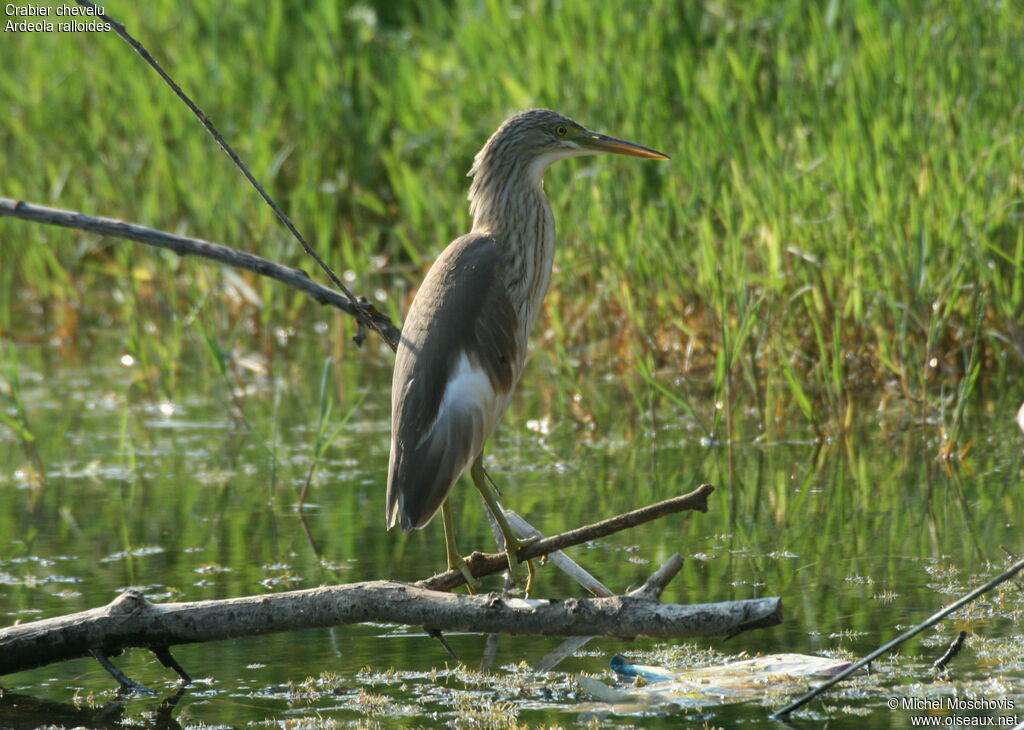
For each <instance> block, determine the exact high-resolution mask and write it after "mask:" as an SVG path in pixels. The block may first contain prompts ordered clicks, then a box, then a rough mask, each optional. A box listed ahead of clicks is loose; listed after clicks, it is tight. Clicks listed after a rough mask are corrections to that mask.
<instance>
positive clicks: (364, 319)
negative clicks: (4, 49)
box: [75, 0, 391, 344]
mask: <svg viewBox="0 0 1024 730" xmlns="http://www.w3.org/2000/svg"><path fill="white" fill-rule="evenodd" d="M75 2H77V3H78V4H79V5H83V6H85V7H87V8H92V9H93V10H95V11H97V15H98V16H99V17H101V18H103V19H104V20H105V21H107V22H108V23H110V25H111V27H113V29H114V32H116V33H117V34H118V35H119V36H121V38H123V39H124V41H125V42H126V43H127V44H128V45H130V46H131V47H132V48H134V49H135V52H136V53H138V54H139V55H140V56H142V59H143V60H144V61H145V62H146V63H148V64H149V65H150V66H151V67H152V68H153V70H154V71H156V72H157V73H158V74H160V78H162V79H163V80H164V82H165V83H166V84H167V85H168V86H169V87H171V91H173V92H174V93H175V94H177V95H178V98H179V99H181V100H182V101H183V102H185V105H186V106H187V107H188V108H189V109H190V110H191V111H192V113H193V114H195V116H196V118H197V119H198V120H199V121H200V122H201V123H202V125H203V126H204V127H206V131H207V132H209V133H210V136H212V137H213V139H214V140H215V141H216V142H217V144H218V145H220V148H221V149H222V150H224V151H225V152H226V153H227V154H228V157H230V158H231V161H232V162H234V163H235V166H236V167H237V168H238V169H239V170H241V171H242V174H243V175H245V177H246V179H247V180H248V181H249V182H250V183H252V186H253V187H254V188H256V192H258V193H259V194H260V195H261V196H263V199H264V200H265V201H266V202H267V205H269V206H270V208H271V210H273V211H274V213H275V214H276V215H277V217H278V219H279V220H280V221H281V222H282V223H284V225H285V227H286V228H287V229H288V230H289V231H291V233H292V235H293V236H295V238H296V239H297V240H298V242H299V243H300V244H302V248H303V249H304V250H305V251H306V253H308V254H309V255H310V256H312V257H313V260H314V261H316V262H317V264H318V265H319V266H320V268H321V269H323V270H324V271H325V272H326V273H327V276H328V277H329V278H330V280H331V282H332V283H333V284H334V286H336V287H337V288H338V289H340V290H341V292H342V294H344V295H345V296H346V297H348V299H349V301H350V303H351V304H352V307H353V309H354V310H355V312H356V315H355V316H356V319H357V320H358V321H359V327H360V331H358V332H357V333H356V337H355V340H356V342H357V343H359V344H361V343H362V340H363V339H364V338H363V333H362V327H363V326H364V325H366V326H369V327H370V328H371V329H373V330H374V331H376V332H377V333H378V334H379V335H380V336H381V337H383V338H384V339H385V341H387V342H388V344H391V342H390V340H388V338H387V337H386V336H385V335H384V333H383V332H382V331H381V330H379V329H378V328H377V323H376V321H375V319H374V318H373V317H372V316H370V314H369V313H368V312H366V311H364V309H363V307H364V304H363V303H361V302H360V301H359V300H358V299H356V298H355V296H354V295H353V294H352V292H350V291H349V290H348V288H347V287H346V286H345V285H344V284H342V283H341V279H339V278H338V276H337V275H336V274H335V273H334V272H333V271H331V267H329V266H328V265H327V264H326V263H324V260H323V259H322V258H320V255H319V254H318V253H317V252H316V251H315V250H313V247H312V246H310V245H309V244H308V243H307V242H306V239H305V238H304V237H303V236H302V234H301V233H299V231H298V229H297V228H296V227H295V224H294V223H292V220H291V218H289V217H288V216H287V215H286V214H285V212H284V211H283V210H281V208H280V206H278V204H277V203H275V202H274V199H273V198H271V197H270V195H269V194H268V193H267V191H266V190H264V189H263V186H262V185H260V183H259V181H257V180H256V178H255V177H253V174H252V173H251V172H249V168H248V167H246V166H245V164H244V163H243V162H242V160H241V158H239V156H238V155H237V154H236V153H235V151H234V150H233V149H232V148H231V145H229V144H228V143H227V140H225V139H224V137H222V136H221V134H220V132H218V131H217V128H216V127H214V126H213V122H211V121H210V120H209V118H208V117H207V116H206V114H204V113H203V110H202V109H200V108H199V107H198V106H196V104H195V102H193V101H192V99H190V98H189V96H188V95H187V94H186V93H185V92H184V91H182V90H181V87H180V86H178V84H177V83H175V81H174V79H172V78H171V77H170V76H169V75H168V74H167V72H166V71H164V69H163V67H162V66H160V64H159V63H157V61H156V59H155V58H153V56H152V55H150V53H149V51H147V50H146V49H145V47H144V46H143V45H142V44H141V43H139V42H138V41H137V40H135V39H134V38H133V37H132V36H131V35H130V34H129V33H128V31H127V30H125V27H124V25H122V24H121V23H119V22H117V21H116V20H114V19H113V18H111V17H110V16H109V15H106V14H104V13H103V12H102V11H101V10H100V8H97V7H96V5H94V4H93V3H91V2H89V0H75Z"/></svg>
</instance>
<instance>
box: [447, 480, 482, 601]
mask: <svg viewBox="0 0 1024 730" xmlns="http://www.w3.org/2000/svg"><path fill="white" fill-rule="evenodd" d="M441 522H442V523H443V524H444V546H445V550H447V552H448V570H458V571H459V572H460V573H462V577H463V578H465V579H466V587H467V588H468V589H469V592H470V593H472V592H473V591H475V590H480V581H478V580H477V579H476V578H474V577H473V573H471V572H470V570H469V566H468V565H466V561H465V559H464V558H463V557H462V555H461V554H460V553H459V548H458V546H457V545H456V544H455V524H454V522H453V521H452V508H451V507H450V506H449V504H448V500H447V499H446V500H445V501H444V504H443V505H441Z"/></svg>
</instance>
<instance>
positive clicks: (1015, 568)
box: [771, 560, 1024, 720]
mask: <svg viewBox="0 0 1024 730" xmlns="http://www.w3.org/2000/svg"><path fill="white" fill-rule="evenodd" d="M1021 570H1024V560H1020V561H1018V562H1016V563H1014V564H1013V565H1012V566H1010V568H1009V570H1006V571H1005V572H1003V573H1000V574H999V575H997V576H996V577H995V578H993V579H992V580H990V581H989V582H988V583H986V584H985V585H983V586H981V587H979V588H975V589H974V590H973V591H971V592H970V593H968V594H967V595H965V596H963V597H961V598H958V599H957V600H956V601H954V602H953V603H951V604H949V605H948V606H946V607H945V608H943V609H942V610H941V611H938V612H937V613H934V614H932V615H931V616H930V617H928V618H927V619H926V620H925V621H923V622H922V623H919V624H918V625H917V626H915V627H914V628H912V629H910V630H909V631H904V632H903V633H902V634H900V635H899V636H897V637H896V638H895V639H893V640H892V641H890V642H889V643H888V644H885V645H884V646H880V647H878V648H877V649H875V650H874V651H873V652H871V653H870V654H868V655H867V656H866V657H864V658H863V659H861V660H860V661H857V662H854V663H853V664H851V665H850V666H849V667H847V668H846V669H844V670H843V671H842V672H840V673H839V674H837V675H836V676H834V677H833V678H832V679H830V680H829V681H827V682H825V683H824V684H821V685H819V686H817V687H815V688H814V689H812V690H811V691H810V692H808V693H807V694H805V695H804V696H803V697H801V698H800V699H798V700H796V701H795V702H792V703H790V704H788V705H786V706H785V707H783V708H782V709H781V710H778V711H777V712H775V713H774V714H773V715H771V718H772V719H773V720H782V719H783V718H785V717H786V716H787V715H789V713H791V712H793V710H798V709H800V708H801V707H803V706H804V705H806V704H807V703H808V702H810V701H811V700H813V699H814V698H815V697H817V696H818V695H820V694H821V693H823V692H824V691H825V690H827V689H829V688H830V687H833V686H834V685H837V684H839V683H840V682H842V681H843V680H844V679H846V678H847V677H849V676H850V675H851V674H853V673H854V672H856V671H857V670H858V669H860V668H861V667H863V666H864V665H865V664H868V663H869V662H872V661H874V660H875V659H877V658H878V657H880V656H882V654H885V653H886V652H887V651H889V650H890V649H894V648H896V647H897V646H899V645H900V644H902V643H903V642H904V641H906V640H907V639H910V638H912V637H914V636H917V635H918V634H920V633H921V632H922V631H924V630H925V629H927V628H930V627H932V626H934V625H935V624H937V623H938V622H939V621H941V620H942V619H944V618H946V616H948V615H949V614H951V613H953V612H954V611H956V610H957V609H958V608H963V607H964V606H966V605H967V604H968V603H970V602H971V601H973V600H974V599H975V598H977V597H978V596H981V595H984V594H985V593H988V592H989V591H990V590H992V589H993V588H995V587H996V586H997V585H999V584H1000V583H1003V582H1005V581H1008V580H1009V579H1010V578H1012V577H1014V576H1015V575H1017V573H1019V572H1020V571H1021Z"/></svg>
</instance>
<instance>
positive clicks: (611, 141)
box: [573, 130, 669, 160]
mask: <svg viewBox="0 0 1024 730" xmlns="http://www.w3.org/2000/svg"><path fill="white" fill-rule="evenodd" d="M573 142H575V143H576V144H578V145H579V146H580V147H582V148H583V149H585V150H592V151H593V152H610V153H614V154H618V155H632V156H633V157H646V158H647V159H649V160H667V159H669V156H668V155H666V154H664V153H662V152H658V150H652V149H651V148H650V147H644V146H643V145H639V144H634V143H633V142H627V141H626V140H624V139H617V138H615V137H609V136H608V135H607V134H598V133H597V132H591V131H590V130H587V131H584V132H580V133H579V135H577V136H575V138H574V139H573Z"/></svg>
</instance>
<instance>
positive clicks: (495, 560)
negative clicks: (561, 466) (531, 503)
mask: <svg viewBox="0 0 1024 730" xmlns="http://www.w3.org/2000/svg"><path fill="white" fill-rule="evenodd" d="M713 491H715V488H714V487H713V486H712V485H710V484H702V485H700V486H699V487H697V488H696V489H694V490H693V491H692V492H690V493H689V494H683V495H681V496H679V497H673V498H672V499H666V500H665V501H663V502H658V503H657V504H652V505H648V506H647V507H641V508H640V509H638V510H633V511H632V512H626V513H625V514H621V515H618V516H616V517H610V518H608V519H607V520H602V521H601V522H595V523H594V524H592V525H586V526H585V527H577V528H576V529H575V530H569V531H568V532H563V533H560V534H558V535H554V536H552V537H548V538H545V539H543V540H538V541H537V542H535V543H532V544H530V545H527V546H526V547H524V548H523V549H522V550H520V551H519V552H518V553H517V554H516V557H517V558H518V559H519V560H520V562H522V561H524V560H530V559H532V558H539V557H541V556H542V555H547V554H548V553H552V552H554V551H556V550H563V549H565V548H567V547H572V546H573V545H579V544H581V543H584V542H588V541H590V540H597V539H599V538H602V537H607V536H608V535H611V534H613V533H616V532H620V531H621V530H628V529H629V528H631V527H636V526H637V525H640V524H643V523H644V522H650V521H651V520H656V519H658V518H659V517H664V516H665V515H670V514H674V513H676V512H683V511H684V510H697V511H698V512H707V511H708V495H709V494H711V493H712V492H713ZM466 562H467V564H468V565H469V569H470V571H471V572H472V573H473V575H474V576H475V577H477V578H481V577H483V576H485V575H491V574H492V573H500V572H501V571H503V570H505V569H506V568H507V567H508V558H507V557H506V556H505V553H492V554H490V555H484V554H483V553H473V554H472V555H470V556H469V557H468V558H466ZM465 582H466V579H465V578H463V576H462V573H460V572H459V571H458V570H449V571H448V572H446V573H439V574H437V575H435V576H432V577H430V578H426V579H424V580H421V581H418V582H417V583H416V585H418V586H422V587H423V588H430V589H432V590H435V591H450V590H451V589H452V588H455V587H456V586H459V585H462V584H463V583H465Z"/></svg>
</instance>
